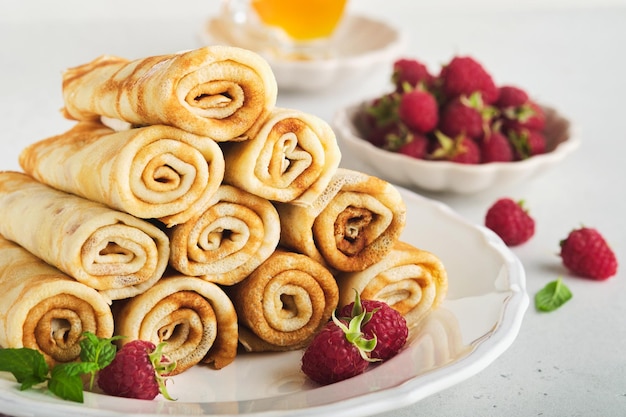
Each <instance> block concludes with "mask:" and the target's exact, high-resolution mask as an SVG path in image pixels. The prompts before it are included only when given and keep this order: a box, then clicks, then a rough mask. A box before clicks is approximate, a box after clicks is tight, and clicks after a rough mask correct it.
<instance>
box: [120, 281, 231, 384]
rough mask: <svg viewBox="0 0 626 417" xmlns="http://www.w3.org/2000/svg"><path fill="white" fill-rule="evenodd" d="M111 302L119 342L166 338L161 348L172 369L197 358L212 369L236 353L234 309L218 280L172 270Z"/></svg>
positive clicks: (191, 363) (193, 362)
mask: <svg viewBox="0 0 626 417" xmlns="http://www.w3.org/2000/svg"><path fill="white" fill-rule="evenodd" d="M115 303H121V305H122V306H121V307H118V306H117V305H114V311H115V333H116V334H118V335H122V336H126V337H125V338H124V339H122V340H121V341H120V342H121V343H122V344H124V343H128V342H130V341H131V340H137V339H140V340H148V341H151V342H153V343H154V344H158V343H160V342H167V345H166V346H165V348H164V353H166V354H167V355H168V356H169V357H170V358H171V359H173V360H175V361H176V369H174V371H173V373H172V375H176V374H180V373H181V372H183V371H185V370H187V369H189V368H190V367H192V366H194V365H196V364H198V363H201V362H203V363H211V364H213V366H214V367H215V368H216V369H221V368H223V367H224V366H226V365H228V364H230V363H231V362H232V361H233V360H234V359H235V356H236V354H237V327H238V325H237V315H236V313H235V309H234V307H233V304H232V302H231V301H230V299H229V298H228V296H227V295H226V294H225V293H224V291H223V290H222V289H221V288H220V287H218V286H217V285H216V284H213V283H211V282H207V281H204V280H202V279H200V278H195V277H187V276H183V275H171V276H167V277H164V278H162V279H161V280H160V281H159V282H157V283H156V284H155V285H154V286H153V287H152V288H150V289H149V290H147V291H146V292H144V293H142V294H140V295H138V296H136V297H133V298H130V299H128V300H122V301H116V302H115Z"/></svg>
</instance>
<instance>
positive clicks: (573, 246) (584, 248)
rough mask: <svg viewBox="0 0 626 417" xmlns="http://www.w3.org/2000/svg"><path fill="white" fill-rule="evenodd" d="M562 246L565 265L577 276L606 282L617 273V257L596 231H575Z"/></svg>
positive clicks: (562, 242)
mask: <svg viewBox="0 0 626 417" xmlns="http://www.w3.org/2000/svg"><path fill="white" fill-rule="evenodd" d="M560 246H561V253H560V255H561V259H562V261H563V265H565V267H566V268H567V269H569V270H570V271H571V272H572V273H574V274H575V275H579V276H581V277H584V278H591V279H595V280H605V279H607V278H610V277H612V276H613V275H615V274H616V273H617V257H616V256H615V253H614V252H613V250H612V249H611V248H610V247H609V245H608V244H607V242H606V240H604V237H603V236H602V235H601V234H600V232H598V230H596V229H593V228H590V227H581V228H579V229H575V230H573V231H571V232H570V233H569V235H568V236H567V238H565V239H564V240H562V241H561V242H560Z"/></svg>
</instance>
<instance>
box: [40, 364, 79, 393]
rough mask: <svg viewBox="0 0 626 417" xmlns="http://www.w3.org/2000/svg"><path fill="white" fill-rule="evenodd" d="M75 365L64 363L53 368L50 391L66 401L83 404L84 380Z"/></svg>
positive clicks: (49, 383)
mask: <svg viewBox="0 0 626 417" xmlns="http://www.w3.org/2000/svg"><path fill="white" fill-rule="evenodd" d="M72 365H73V364H70V363H63V364H59V365H56V366H55V367H54V368H52V372H51V376H50V380H49V381H48V390H50V392H52V393H53V394H54V395H56V396H57V397H60V398H62V399H64V400H70V401H75V402H79V403H82V402H83V380H82V378H81V377H80V374H76V373H75V370H76V369H74V367H73V366H72Z"/></svg>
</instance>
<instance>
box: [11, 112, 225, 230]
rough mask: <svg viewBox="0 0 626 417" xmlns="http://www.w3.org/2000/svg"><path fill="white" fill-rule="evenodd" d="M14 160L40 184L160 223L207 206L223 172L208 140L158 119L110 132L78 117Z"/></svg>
mask: <svg viewBox="0 0 626 417" xmlns="http://www.w3.org/2000/svg"><path fill="white" fill-rule="evenodd" d="M19 161H20V165H21V166H22V168H23V169H24V171H25V172H26V173H27V174H29V175H31V176H33V177H34V178H36V179H37V180H38V181H40V182H42V183H45V184H48V185H50V186H52V187H54V188H57V189H59V190H63V191H66V192H69V193H72V194H76V195H80V196H82V197H85V198H87V199H89V200H93V201H98V202H101V203H103V204H106V205H108V206H110V207H113V208H115V209H118V210H121V211H124V212H126V213H130V214H132V215H133V216H136V217H139V218H144V219H150V218H157V219H159V220H161V221H162V222H164V223H165V224H166V225H168V226H172V225H174V224H179V223H184V222H185V221H187V220H189V219H190V218H191V217H192V216H194V215H196V214H198V213H201V212H202V211H203V210H204V209H205V208H206V207H208V204H209V200H210V198H211V197H212V196H213V194H214V193H215V191H217V188H218V187H219V185H220V184H221V182H222V179H223V177H224V156H223V155H222V151H221V149H220V147H219V146H218V145H217V143H216V142H214V141H213V140H210V139H208V138H206V137H200V136H197V135H194V134H191V133H188V132H185V131H182V130H180V129H177V128H174V127H170V126H164V125H154V126H148V127H143V128H137V129H131V130H127V131H122V132H115V131H113V130H111V129H109V128H108V127H106V126H104V125H102V124H101V123H99V122H79V123H78V124H76V125H75V126H74V127H73V128H72V129H70V130H69V131H68V132H66V133H63V134H61V135H58V136H54V137H51V138H48V139H45V140H42V141H40V142H37V143H34V144H32V145H30V146H28V147H26V148H25V149H24V150H23V151H22V153H21V154H20V159H19Z"/></svg>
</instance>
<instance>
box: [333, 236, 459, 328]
mask: <svg viewBox="0 0 626 417" xmlns="http://www.w3.org/2000/svg"><path fill="white" fill-rule="evenodd" d="M336 278H337V284H338V286H339V294H340V295H339V305H340V306H344V305H347V304H350V303H351V302H352V301H354V290H356V291H358V293H359V294H360V295H361V298H362V299H371V300H379V301H384V302H386V303H387V304H389V305H390V306H391V307H393V308H394V309H396V310H397V311H399V312H400V313H401V314H402V315H403V316H404V318H405V319H406V321H407V325H408V326H409V328H411V327H414V326H415V325H417V324H419V323H420V321H421V320H422V319H423V318H424V317H425V316H426V315H427V314H428V313H429V312H431V311H432V310H434V309H436V308H437V307H439V306H440V305H441V303H442V301H443V300H444V298H445V296H446V294H447V291H448V275H447V272H446V269H445V267H444V265H443V263H442V262H441V260H440V259H439V258H438V257H437V256H435V255H434V254H432V253H430V252H428V251H425V250H421V249H419V248H416V247H415V246H412V245H410V244H408V243H406V242H402V241H398V242H397V243H396V244H395V246H394V248H393V250H392V251H391V252H390V253H389V254H387V256H385V257H384V258H383V259H382V260H380V261H379V262H377V263H376V264H374V265H372V266H370V267H369V268H367V269H365V270H364V271H360V272H349V273H341V274H338V275H337V276H336Z"/></svg>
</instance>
